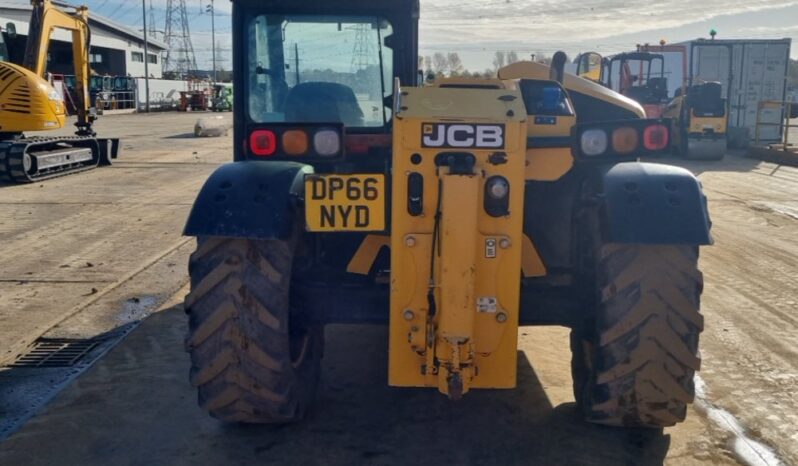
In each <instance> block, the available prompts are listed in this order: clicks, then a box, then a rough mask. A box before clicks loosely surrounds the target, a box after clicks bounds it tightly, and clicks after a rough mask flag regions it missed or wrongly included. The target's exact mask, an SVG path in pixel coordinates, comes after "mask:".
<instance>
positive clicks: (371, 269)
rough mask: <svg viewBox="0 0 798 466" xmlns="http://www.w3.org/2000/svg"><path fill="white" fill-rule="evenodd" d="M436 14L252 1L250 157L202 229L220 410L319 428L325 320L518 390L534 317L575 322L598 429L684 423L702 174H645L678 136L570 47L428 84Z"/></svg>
mask: <svg viewBox="0 0 798 466" xmlns="http://www.w3.org/2000/svg"><path fill="white" fill-rule="evenodd" d="M418 17H419V5H418V2H417V0H390V1H389V0H368V1H367V0H344V1H338V2H329V1H320V0H319V1H317V0H312V1H303V2H293V1H288V0H266V1H263V0H234V1H233V31H236V33H235V34H234V46H233V49H234V58H233V60H234V67H235V70H236V71H235V73H234V76H235V77H234V79H235V82H234V86H235V87H236V88H237V89H236V92H235V102H234V106H233V108H234V131H235V137H234V138H235V141H236V142H235V144H234V154H233V158H234V162H232V163H229V164H227V165H224V166H222V167H220V168H219V169H218V170H217V171H216V172H214V173H213V174H212V175H211V177H210V178H209V179H208V180H207V182H206V183H205V185H204V187H203V188H202V190H201V191H200V193H199V195H198V197H197V200H196V201H195V204H194V207H193V209H192V212H191V214H190V217H189V219H188V222H187V225H186V228H185V234H186V235H189V236H195V237H197V250H196V252H195V253H194V254H193V255H192V256H191V259H190V263H189V271H190V275H191V292H190V294H189V295H188V296H187V297H186V301H185V309H186V312H187V313H188V316H189V333H188V336H187V338H186V348H187V350H188V352H189V353H190V355H191V370H190V380H191V383H192V384H193V385H195V386H196V387H197V389H198V400H199V404H200V406H201V407H202V408H203V409H205V410H207V411H208V412H209V413H210V414H211V415H212V416H214V417H216V418H218V419H221V420H223V421H227V422H247V423H280V422H288V421H296V420H299V419H300V418H302V416H303V414H304V413H305V412H306V411H307V410H308V409H310V408H311V407H312V405H313V403H314V400H315V398H316V389H317V383H318V380H319V376H320V364H321V357H322V347H323V338H324V333H323V331H322V329H323V327H324V325H326V324H331V323H372V324H387V325H388V326H389V328H390V332H389V334H390V338H389V342H388V354H387V355H386V356H387V358H388V361H389V364H388V383H389V384H390V385H392V386H397V387H432V388H435V389H437V390H439V391H440V392H441V393H442V394H444V395H446V396H448V397H450V398H452V399H455V400H456V399H458V398H461V397H463V396H468V393H469V392H470V391H472V390H477V389H485V388H493V389H512V388H514V387H516V383H517V380H516V370H517V350H518V346H517V337H518V328H519V326H522V325H561V326H567V327H570V328H571V329H572V334H571V348H572V350H573V361H572V369H573V378H574V394H575V397H576V400H577V402H578V403H579V405H580V406H581V408H582V410H583V412H584V414H585V417H586V419H588V420H590V421H592V422H597V423H602V424H608V425H615V426H645V427H663V426H669V425H673V424H675V423H677V422H680V421H682V420H683V419H684V417H685V414H686V406H687V404H688V403H690V402H691V401H692V399H693V394H694V387H693V375H694V373H695V371H696V370H698V369H699V365H700V359H699V358H698V338H699V334H700V332H701V330H702V328H703V320H702V317H701V314H700V312H699V301H700V296H701V290H702V276H701V273H700V272H699V271H698V248H699V246H702V245H707V244H710V243H711V236H710V227H709V225H710V223H709V216H708V212H707V206H706V200H705V197H704V195H703V193H702V191H701V188H700V185H699V183H698V181H697V180H696V178H695V177H694V176H693V175H692V174H690V173H689V172H687V171H685V170H683V169H680V168H676V167H671V166H666V165H659V164H650V163H640V162H638V161H637V158H638V157H639V156H642V155H646V156H657V155H659V154H663V153H665V152H667V149H668V144H669V141H670V139H669V128H668V125H667V123H666V122H663V121H661V120H656V119H646V118H645V115H644V112H643V109H642V108H641V106H640V105H639V104H637V103H636V102H634V101H631V100H629V99H627V98H625V97H623V96H621V95H619V94H617V93H615V92H613V91H611V90H609V89H606V88H604V87H602V86H601V85H599V84H597V83H594V82H591V81H589V80H586V79H582V78H578V77H576V76H568V75H565V74H564V72H563V69H564V61H565V58H564V54H562V53H558V54H557V55H556V56H555V60H554V63H553V64H552V66H551V67H549V66H546V65H542V64H539V63H531V62H521V63H515V64H512V65H510V66H507V67H505V68H503V69H501V70H500V71H499V74H498V78H497V79H492V80H468V79H449V80H446V79H443V80H439V81H436V82H435V83H434V84H432V85H429V86H421V87H419V85H420V84H421V83H419V82H418V81H419V77H418V76H419V75H418V70H417V57H418ZM366 40H368V41H371V43H372V44H373V46H372V47H357V48H355V49H353V45H352V44H355V43H358V41H360V42H362V41H366ZM297 50H298V51H299V52H297ZM364 50H367V51H371V53H370V54H369V55H368V56H364ZM352 57H355V58H356V59H351V60H350V58H352ZM381 348H382V347H381Z"/></svg>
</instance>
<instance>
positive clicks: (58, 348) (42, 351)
mask: <svg viewBox="0 0 798 466" xmlns="http://www.w3.org/2000/svg"><path fill="white" fill-rule="evenodd" d="M100 343H101V340H99V339H96V338H89V339H73V338H39V339H38V340H36V341H35V342H33V344H32V345H31V346H30V350H29V351H28V352H27V353H25V354H23V355H21V356H20V357H19V358H17V360H16V361H14V362H13V363H11V364H10V365H9V367H71V366H74V365H75V364H77V363H78V362H79V361H80V360H81V359H82V358H83V357H84V356H86V354H88V353H89V351H91V350H93V349H94V348H96V347H97V345H99V344H100Z"/></svg>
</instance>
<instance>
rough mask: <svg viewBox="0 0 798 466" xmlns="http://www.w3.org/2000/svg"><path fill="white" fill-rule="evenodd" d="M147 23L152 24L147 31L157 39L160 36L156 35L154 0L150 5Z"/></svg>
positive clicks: (152, 37)
mask: <svg viewBox="0 0 798 466" xmlns="http://www.w3.org/2000/svg"><path fill="white" fill-rule="evenodd" d="M147 16H148V18H147V24H149V25H150V30H149V31H147V32H148V35H149V37H150V38H151V39H157V38H158V36H157V35H156V31H155V8H153V7H152V0H150V7H149V9H148V13H147Z"/></svg>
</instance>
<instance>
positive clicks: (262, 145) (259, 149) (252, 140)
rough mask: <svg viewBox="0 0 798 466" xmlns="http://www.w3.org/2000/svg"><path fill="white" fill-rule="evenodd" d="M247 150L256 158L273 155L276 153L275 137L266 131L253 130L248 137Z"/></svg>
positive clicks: (272, 132) (272, 133)
mask: <svg viewBox="0 0 798 466" xmlns="http://www.w3.org/2000/svg"><path fill="white" fill-rule="evenodd" d="M249 149H250V150H251V151H252V154H253V155H257V156H258V157H268V156H270V155H274V153H275V152H277V136H276V135H275V134H274V131H269V130H268V129H258V130H255V131H253V132H252V134H250V135H249Z"/></svg>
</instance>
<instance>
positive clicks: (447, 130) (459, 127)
mask: <svg viewBox="0 0 798 466" xmlns="http://www.w3.org/2000/svg"><path fill="white" fill-rule="evenodd" d="M421 147H433V148H438V147H440V148H457V149H471V148H473V149H502V148H504V125H464V124H450V123H424V124H423V125H422V135H421Z"/></svg>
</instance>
